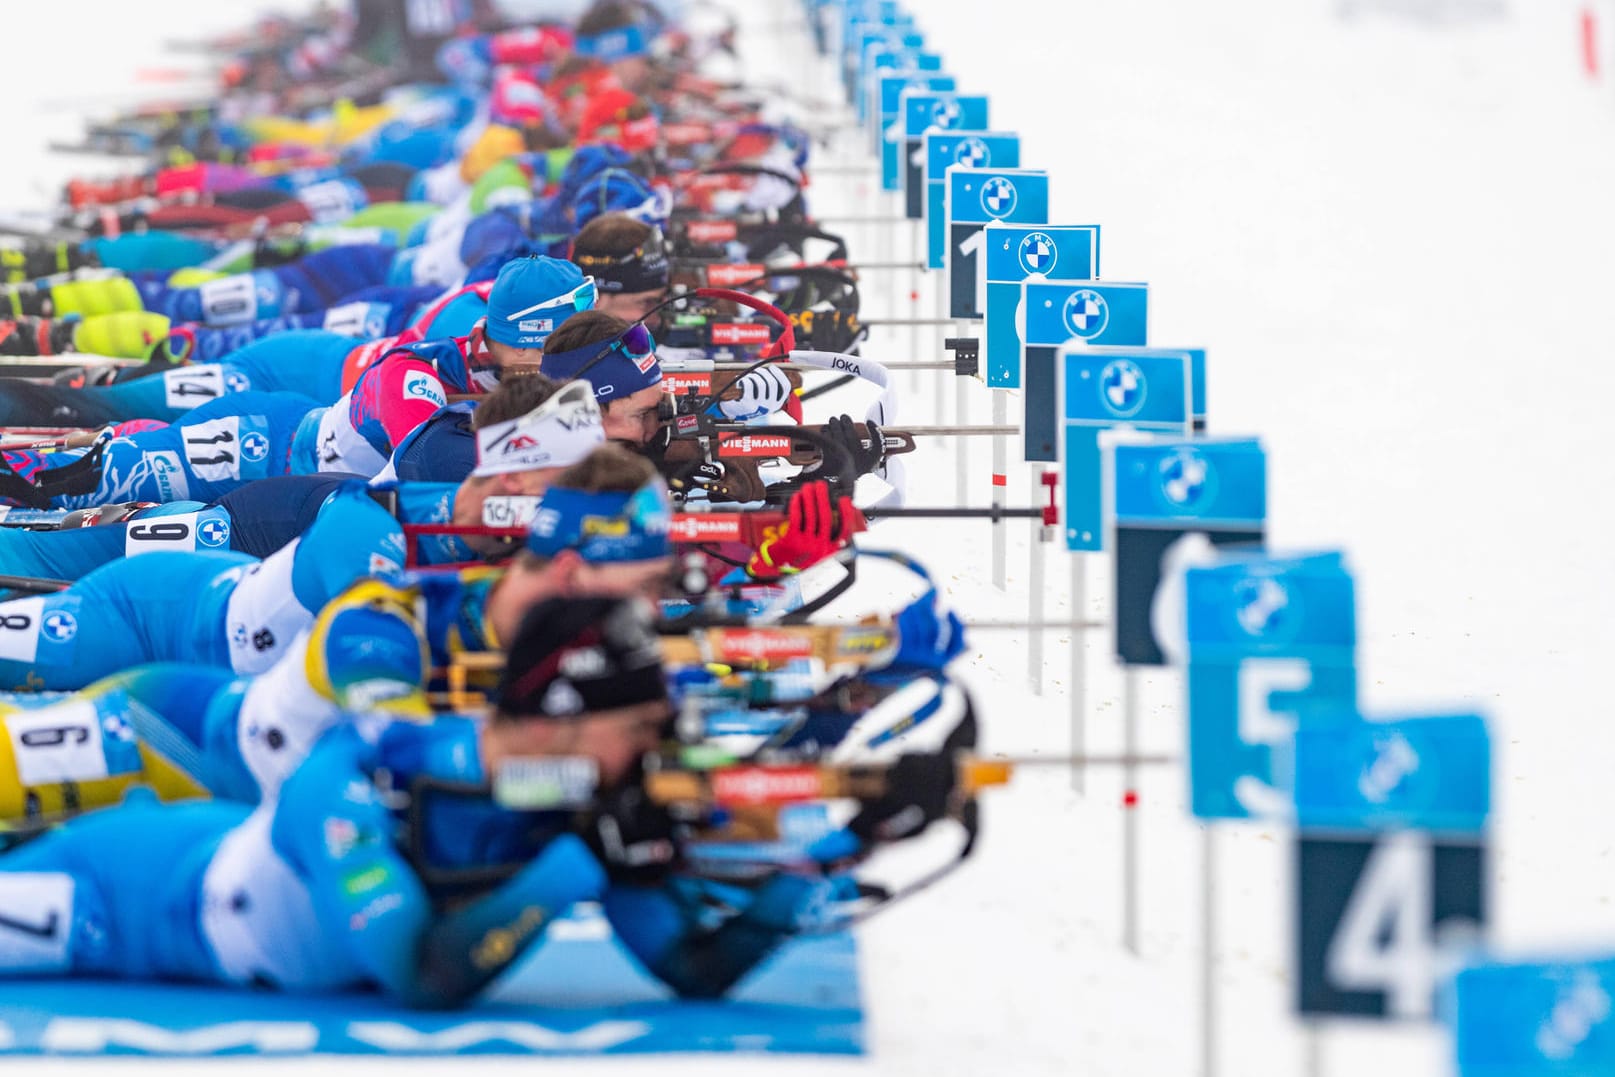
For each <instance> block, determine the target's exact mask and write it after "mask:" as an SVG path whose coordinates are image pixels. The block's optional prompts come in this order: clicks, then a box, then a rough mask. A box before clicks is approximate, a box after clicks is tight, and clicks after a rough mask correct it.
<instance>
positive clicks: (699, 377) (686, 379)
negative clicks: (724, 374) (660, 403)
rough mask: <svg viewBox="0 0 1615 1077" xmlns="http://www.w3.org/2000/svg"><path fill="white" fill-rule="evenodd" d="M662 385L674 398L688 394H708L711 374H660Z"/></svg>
mask: <svg viewBox="0 0 1615 1077" xmlns="http://www.w3.org/2000/svg"><path fill="white" fill-rule="evenodd" d="M662 385H663V386H665V387H666V388H667V390H668V391H669V392H671V393H673V395H675V396H686V395H688V394H690V393H710V392H711V391H712V375H711V374H669V373H667V372H666V371H664V372H663V373H662Z"/></svg>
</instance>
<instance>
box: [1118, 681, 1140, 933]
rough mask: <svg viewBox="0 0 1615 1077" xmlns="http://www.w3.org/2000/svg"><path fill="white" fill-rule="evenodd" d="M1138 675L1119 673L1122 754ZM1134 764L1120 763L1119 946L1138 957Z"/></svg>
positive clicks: (1130, 733)
mask: <svg viewBox="0 0 1615 1077" xmlns="http://www.w3.org/2000/svg"><path fill="white" fill-rule="evenodd" d="M1138 678H1139V675H1138V674H1137V673H1135V672H1134V671H1133V670H1132V669H1126V670H1123V672H1122V756H1123V757H1124V758H1131V757H1133V756H1136V755H1137V754H1138ZM1138 843H1139V828H1138V767H1137V766H1136V765H1134V764H1132V763H1124V764H1123V765H1122V948H1123V949H1125V950H1126V951H1127V952H1128V953H1130V954H1132V955H1133V956H1135V957H1136V956H1138V953H1139V945H1138V854H1139V848H1138Z"/></svg>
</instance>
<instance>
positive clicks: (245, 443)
mask: <svg viewBox="0 0 1615 1077" xmlns="http://www.w3.org/2000/svg"><path fill="white" fill-rule="evenodd" d="M241 455H242V456H244V457H246V458H247V459H248V460H262V459H263V458H264V457H266V456H268V455H269V439H268V438H266V437H264V436H263V435H262V434H260V433H258V432H257V431H256V430H255V431H253V432H252V433H250V434H248V435H247V436H246V437H244V438H242V439H241Z"/></svg>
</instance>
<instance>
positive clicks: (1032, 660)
mask: <svg viewBox="0 0 1615 1077" xmlns="http://www.w3.org/2000/svg"><path fill="white" fill-rule="evenodd" d="M1042 489H1043V483H1042V480H1041V478H1040V477H1039V474H1038V470H1037V468H1036V467H1033V468H1032V498H1033V500H1032V504H1034V505H1035V504H1037V495H1038V494H1039V493H1041V492H1042ZM998 526H999V527H1002V526H1003V524H999V525H998ZM1043 590H1044V587H1043V541H1042V531H1041V530H1034V531H1033V533H1032V541H1031V543H1030V545H1029V547H1028V552H1027V564H1026V623H1027V624H1034V625H1035V624H1041V623H1042V622H1043ZM1026 663H1027V666H1026V677H1027V681H1028V682H1029V683H1030V684H1031V686H1032V694H1033V695H1039V696H1040V695H1042V694H1043V633H1042V632H1038V631H1036V630H1033V631H1030V632H1028V633H1027V634H1026Z"/></svg>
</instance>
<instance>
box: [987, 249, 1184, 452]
mask: <svg viewBox="0 0 1615 1077" xmlns="http://www.w3.org/2000/svg"><path fill="white" fill-rule="evenodd" d="M1149 294H1150V293H1149V285H1147V284H1118V283H1112V282H1110V281H1104V282H1100V281H1061V280H1051V281H1039V280H1032V279H1027V280H1025V281H1022V282H1021V285H1020V302H1019V303H1018V304H1017V307H1016V310H1017V313H1016V319H1017V322H1018V330H1017V331H1018V333H1019V336H1020V340H1021V381H1022V387H1023V388H1024V389H1025V390H1026V405H1027V406H1026V422H1025V430H1024V432H1023V433H1024V436H1025V441H1026V444H1025V447H1024V456H1025V458H1026V459H1027V460H1028V461H1032V462H1042V463H1052V462H1053V461H1054V460H1055V459H1057V458H1058V456H1059V444H1058V442H1059V426H1060V397H1059V394H1058V393H1057V392H1056V387H1055V368H1056V365H1057V363H1056V360H1057V357H1058V355H1059V352H1060V349H1061V348H1062V347H1064V346H1065V345H1066V344H1067V343H1074V344H1078V345H1083V344H1099V345H1107V346H1115V347H1142V346H1144V345H1145V344H1146V343H1148V340H1149ZM1177 354H1183V353H1181V352H1178V353H1177Z"/></svg>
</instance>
